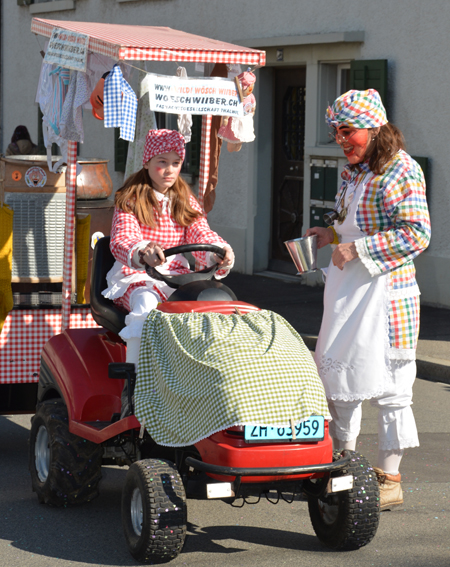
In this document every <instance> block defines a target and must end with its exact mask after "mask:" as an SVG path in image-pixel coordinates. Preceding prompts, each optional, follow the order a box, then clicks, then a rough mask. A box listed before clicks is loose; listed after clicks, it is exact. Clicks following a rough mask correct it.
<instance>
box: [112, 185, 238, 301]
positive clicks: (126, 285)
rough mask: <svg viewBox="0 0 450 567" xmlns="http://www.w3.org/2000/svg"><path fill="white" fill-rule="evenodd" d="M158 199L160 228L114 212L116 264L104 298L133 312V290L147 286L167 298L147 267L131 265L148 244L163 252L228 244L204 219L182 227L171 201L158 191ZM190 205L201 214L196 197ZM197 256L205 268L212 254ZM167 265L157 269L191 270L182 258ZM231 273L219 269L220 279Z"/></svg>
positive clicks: (174, 271)
mask: <svg viewBox="0 0 450 567" xmlns="http://www.w3.org/2000/svg"><path fill="white" fill-rule="evenodd" d="M155 194H156V196H157V197H158V200H159V203H160V206H161V213H160V214H158V213H157V212H156V211H155V210H154V214H155V215H156V216H157V219H158V226H157V227H156V228H150V227H148V226H146V225H144V224H142V223H140V222H139V221H138V219H137V218H136V217H135V216H134V215H133V214H131V213H126V212H124V211H122V210H120V209H117V208H116V209H115V211H114V216H113V221H112V229H111V245H110V246H111V252H112V253H113V256H114V257H115V258H116V263H115V264H114V266H113V268H112V269H111V271H110V272H109V274H108V276H107V280H108V288H107V289H106V290H105V291H104V292H103V295H105V296H106V297H108V298H110V299H113V300H114V302H115V303H118V304H120V305H122V306H123V307H125V308H126V309H127V310H128V311H130V304H129V299H130V295H131V292H132V291H133V289H135V288H136V287H139V286H145V285H147V286H148V283H150V282H151V284H152V285H151V286H150V287H151V289H152V290H154V291H155V292H156V293H158V295H159V296H160V297H161V301H165V300H166V299H167V294H166V293H165V291H167V287H166V284H164V282H160V281H156V280H153V279H152V278H150V277H149V276H148V275H147V274H146V272H145V270H144V268H142V269H135V268H134V266H133V265H132V258H133V254H134V252H135V251H136V250H137V249H139V248H143V247H144V246H145V245H146V244H147V243H148V242H150V241H153V242H157V243H158V244H159V245H160V246H161V247H162V248H163V249H168V248H172V247H174V246H180V245H182V244H215V245H218V246H223V245H225V244H226V242H225V241H224V240H223V238H221V237H220V236H219V235H218V234H217V233H216V232H214V231H213V230H211V228H210V227H209V225H208V222H207V220H206V218H205V217H204V216H201V217H199V218H197V219H196V220H195V221H194V222H193V223H192V224H191V225H190V226H188V227H183V226H180V225H179V224H178V223H177V222H176V221H175V219H174V218H173V217H172V215H171V212H170V198H169V197H167V196H166V195H163V194H162V193H158V192H157V191H155ZM190 205H191V207H192V208H194V209H195V210H197V211H200V212H201V208H200V205H199V204H198V202H197V200H196V198H195V197H194V196H193V195H192V196H191V197H190ZM194 256H195V258H196V260H198V261H199V262H200V263H201V264H202V265H207V264H208V263H209V262H208V260H209V253H205V252H195V253H194ZM166 260H167V261H166V263H165V264H164V265H163V266H161V267H158V269H160V270H161V271H163V272H164V273H170V274H182V273H186V272H188V271H189V265H188V262H187V260H186V259H185V258H184V257H183V256H181V255H176V256H172V257H170V258H169V259H167V258H166ZM228 271H229V270H219V271H218V272H217V274H216V275H217V276H218V277H223V276H225V275H226V274H227V273H228Z"/></svg>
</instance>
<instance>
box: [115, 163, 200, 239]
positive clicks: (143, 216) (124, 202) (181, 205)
mask: <svg viewBox="0 0 450 567" xmlns="http://www.w3.org/2000/svg"><path fill="white" fill-rule="evenodd" d="M168 195H169V197H170V198H171V201H170V202H171V214H172V216H173V218H174V219H175V222H177V223H178V224H179V225H181V226H184V227H186V226H189V225H191V224H192V223H193V222H194V221H195V220H196V219H197V218H198V217H200V216H201V215H202V213H200V212H199V211H196V210H195V209H194V208H192V207H191V205H190V202H189V200H190V197H191V195H193V193H192V191H191V189H190V187H189V185H188V184H187V183H186V182H185V181H184V179H183V178H182V177H181V176H180V175H179V176H178V177H177V179H176V180H175V183H174V184H173V185H172V187H170V189H169V191H168ZM114 204H115V206H116V207H117V208H118V209H121V210H122V211H125V212H126V213H132V214H134V215H135V216H136V218H137V219H138V221H139V222H140V223H142V224H145V225H146V226H149V227H150V228H155V227H156V225H157V222H158V215H160V214H161V207H160V206H159V201H158V199H157V198H156V196H155V194H154V191H153V187H152V180H151V179H150V175H149V174H148V171H147V170H146V169H145V168H142V169H140V170H139V171H138V172H137V173H135V174H134V175H131V176H130V177H128V178H127V179H126V181H125V183H124V184H123V185H122V187H121V188H120V189H119V190H118V191H117V192H116V195H115V197H114Z"/></svg>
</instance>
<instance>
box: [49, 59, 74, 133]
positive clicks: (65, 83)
mask: <svg viewBox="0 0 450 567" xmlns="http://www.w3.org/2000/svg"><path fill="white" fill-rule="evenodd" d="M52 75H54V76H55V79H54V81H53V101H52V106H51V108H50V111H49V112H48V113H47V120H48V123H49V124H50V126H51V127H52V128H53V131H54V132H55V134H56V135H57V136H58V135H59V122H60V118H61V112H62V109H63V105H64V101H65V99H66V94H67V90H68V88H69V81H70V70H69V69H65V68H64V67H59V66H58V67H56V69H53V71H50V76H52Z"/></svg>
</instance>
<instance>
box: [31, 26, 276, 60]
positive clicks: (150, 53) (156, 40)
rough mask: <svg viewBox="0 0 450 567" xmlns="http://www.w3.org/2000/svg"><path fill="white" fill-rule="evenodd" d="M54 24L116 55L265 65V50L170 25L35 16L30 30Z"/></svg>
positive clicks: (47, 29)
mask: <svg viewBox="0 0 450 567" xmlns="http://www.w3.org/2000/svg"><path fill="white" fill-rule="evenodd" d="M53 28H60V29H64V30H68V31H73V32H77V33H83V34H86V35H88V36H89V51H92V52H94V53H100V54H102V55H107V56H109V57H112V58H113V59H116V60H119V59H123V60H135V61H186V62H194V63H197V62H198V63H240V64H243V65H249V66H251V67H262V66H263V65H265V61H266V53H265V51H259V50H257V49H250V48H249V47H241V46H239V45H233V44H232V43H226V42H223V41H219V40H216V39H210V38H207V37H202V36H199V35H194V34H191V33H186V32H182V31H178V30H174V29H171V28H165V27H155V26H134V25H122V24H101V23H97V22H73V21H65V20H44V19H41V18H33V20H32V22H31V31H32V32H33V33H35V34H38V35H43V36H45V37H50V36H51V34H52V30H53Z"/></svg>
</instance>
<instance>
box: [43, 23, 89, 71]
mask: <svg viewBox="0 0 450 567" xmlns="http://www.w3.org/2000/svg"><path fill="white" fill-rule="evenodd" d="M88 43H89V36H88V35H86V34H84V33H77V32H71V31H67V30H62V29H59V28H54V29H53V31H52V36H51V38H50V41H49V44H48V48H47V52H46V54H45V57H44V61H45V62H46V63H54V64H55V65H61V67H65V68H66V69H75V70H76V71H84V72H86V62H87V53H88Z"/></svg>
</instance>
